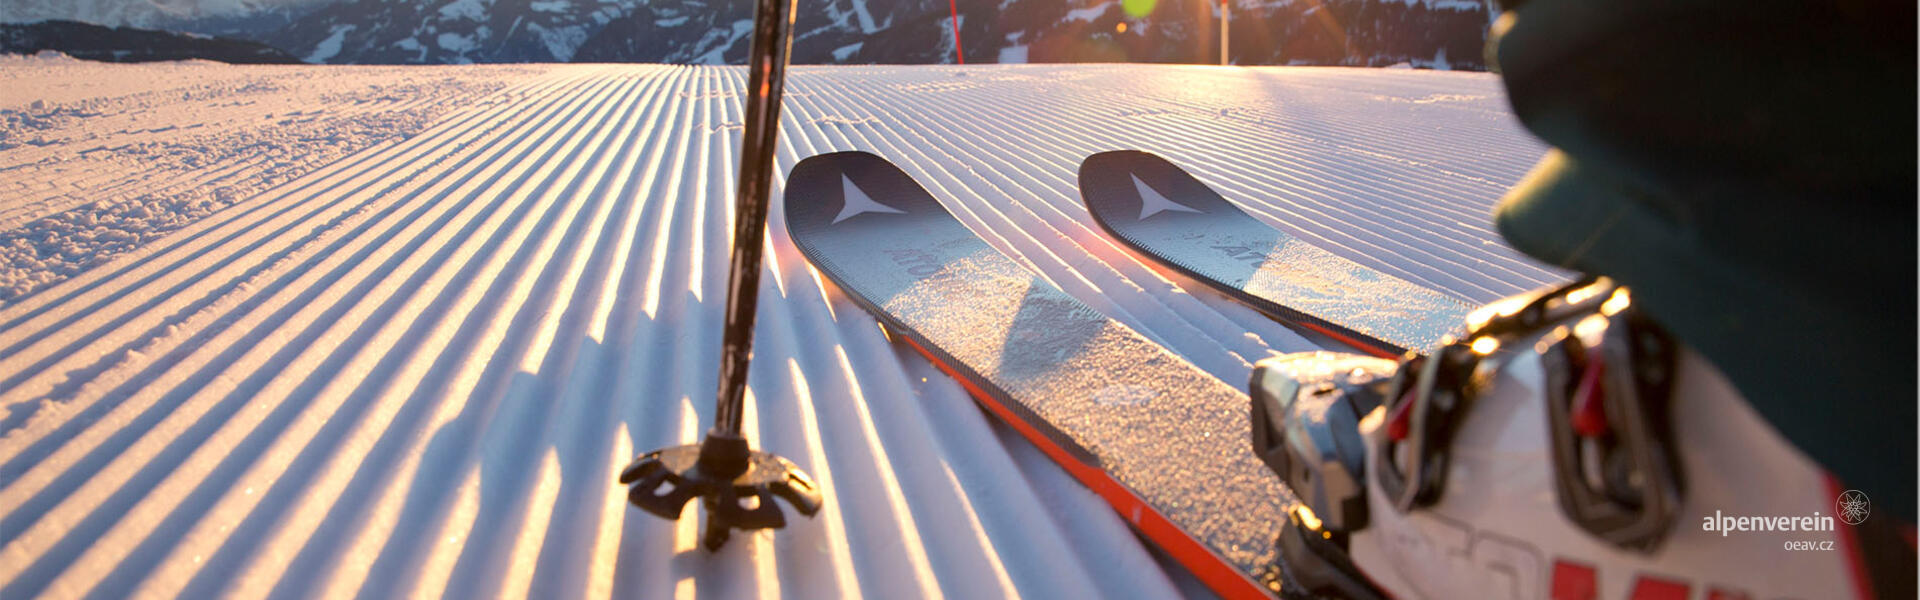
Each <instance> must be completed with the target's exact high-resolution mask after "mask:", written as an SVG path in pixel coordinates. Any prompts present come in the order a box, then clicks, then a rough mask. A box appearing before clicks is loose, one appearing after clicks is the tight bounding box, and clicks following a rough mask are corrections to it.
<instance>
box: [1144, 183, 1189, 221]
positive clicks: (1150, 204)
mask: <svg viewBox="0 0 1920 600" xmlns="http://www.w3.org/2000/svg"><path fill="white" fill-rule="evenodd" d="M1128 177H1132V178H1133V189H1135V190H1139V191H1140V220H1142V221H1145V220H1147V217H1151V216H1154V215H1157V214H1160V213H1162V212H1165V211H1169V210H1171V211H1177V212H1190V213H1198V212H1200V210H1199V209H1196V208H1194V207H1191V206H1187V205H1185V204H1181V203H1178V202H1174V201H1172V200H1168V199H1167V197H1166V196H1162V195H1160V192H1157V191H1154V189H1153V187H1152V186H1149V185H1147V182H1145V181H1141V180H1140V176H1139V175H1128Z"/></svg>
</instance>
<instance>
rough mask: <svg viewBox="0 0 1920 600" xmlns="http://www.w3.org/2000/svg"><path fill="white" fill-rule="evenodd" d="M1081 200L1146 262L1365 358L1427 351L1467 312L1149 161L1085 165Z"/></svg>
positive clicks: (1129, 155) (1111, 159) (1123, 156)
mask: <svg viewBox="0 0 1920 600" xmlns="http://www.w3.org/2000/svg"><path fill="white" fill-rule="evenodd" d="M1080 196H1081V198H1082V199H1083V200H1084V201H1085V202H1086V204H1087V210H1088V211H1090V212H1091V213H1093V220H1094V222H1096V223H1099V224H1100V227H1101V228H1102V229H1105V230H1106V231H1107V233H1108V234H1109V235H1112V236H1113V237H1114V238H1116V239H1118V240H1120V241H1121V242H1122V243H1124V244H1126V245H1127V246H1129V247H1131V248H1133V249H1134V250H1135V251H1137V252H1139V253H1141V254H1144V255H1146V256H1148V257H1151V258H1152V259H1153V260H1154V261H1155V262H1158V263H1160V264H1162V265H1165V266H1167V267H1170V268H1172V269H1173V270H1174V271H1177V272H1179V273H1181V274H1183V275H1186V276H1188V277H1191V278H1193V279H1196V280H1199V281H1200V282H1201V283H1203V284H1205V285H1208V286H1211V287H1213V288H1215V289H1217V290H1219V291H1221V292H1223V293H1225V294H1226V295H1227V296H1229V297H1231V298H1234V299H1236V300H1239V301H1241V302H1242V303H1245V304H1247V305H1249V306H1251V307H1253V308H1254V309H1255V310H1258V311H1260V312H1262V313H1265V314H1266V315H1268V316H1270V317H1273V318H1275V319H1278V320H1280V321H1282V322H1285V323H1289V324H1292V325H1295V326H1297V327H1303V328H1306V329H1309V330H1312V331H1314V332H1317V333H1320V334H1323V335H1327V336H1330V337H1333V338H1334V339H1336V340H1339V341H1340V342H1343V343H1345V344H1347V345H1350V346H1353V347H1355V348H1356V349H1359V350H1362V351H1365V352H1368V353H1370V354H1374V355H1377V356H1382V357H1395V356H1398V355H1400V354H1402V353H1405V352H1406V351H1408V350H1424V349H1427V348H1432V347H1434V346H1436V345H1438V344H1439V342H1440V340H1441V338H1443V337H1445V336H1446V335H1448V334H1449V333H1453V332H1454V331H1455V330H1456V329H1457V328H1458V327H1459V326H1460V324H1461V323H1462V322H1464V320H1465V317H1466V315H1467V312H1468V311H1470V310H1471V307H1469V306H1467V305H1466V304H1465V303H1462V302H1460V301H1458V300H1455V299H1453V298H1449V297H1447V296H1444V295H1441V294H1440V293H1438V292H1435V291H1433V290H1429V289H1427V288H1423V287H1420V286H1418V285H1414V284H1412V283H1408V282H1407V281H1405V280H1402V279H1399V278H1396V277H1393V276H1391V275H1388V274H1385V273H1381V272H1379V271H1376V270H1373V269H1370V268H1367V267H1365V266H1362V265H1360V264H1359V263H1355V262H1353V261H1351V260H1347V259H1345V258H1341V257H1339V256H1335V255H1334V254H1332V253H1330V252H1327V251H1325V250H1322V249H1320V248H1318V247H1315V246H1313V245H1311V244H1308V243H1306V242H1304V241H1302V240H1299V239H1296V238H1294V237H1293V236H1291V235H1287V234H1286V233H1285V232H1282V231H1280V230H1278V229H1274V228H1273V227H1271V226H1269V225H1267V224H1266V223H1262V222H1260V221H1259V220H1257V219H1255V218H1253V216H1252V215H1248V214H1247V213H1246V212H1245V211H1242V210H1240V208H1239V207H1236V206H1234V205H1233V204H1232V203H1230V202H1227V200H1226V198H1223V197H1221V196H1220V194H1218V193H1215V192H1214V191H1213V189H1212V188H1209V187H1207V185H1206V184H1205V183H1201V182H1200V180H1199V179H1195V178H1194V177H1193V175H1190V174H1188V173H1187V172H1186V171H1184V170H1182V169H1181V168H1180V167H1178V166H1176V165H1174V164H1173V163H1171V162H1168V161H1167V160H1166V159H1163V158H1160V157H1159V156H1155V155H1153V154H1148V153H1145V152H1138V151H1133V150H1121V151H1116V152H1102V153H1100V154H1095V155H1093V156H1090V157H1087V159H1086V161H1084V162H1082V163H1080Z"/></svg>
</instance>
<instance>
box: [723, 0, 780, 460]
mask: <svg viewBox="0 0 1920 600" xmlns="http://www.w3.org/2000/svg"><path fill="white" fill-rule="evenodd" d="M795 1H796V0H756V7H755V11H754V14H755V18H754V20H753V41H752V45H751V46H750V51H749V53H748V55H747V93H746V113H747V114H746V127H745V128H744V129H743V131H742V132H741V135H740V182H739V185H738V186H736V187H735V188H734V189H735V200H734V202H735V204H734V207H735V210H734V217H733V218H734V221H733V253H732V260H731V261H730V263H731V264H730V267H729V268H730V269H731V271H730V273H731V275H729V276H728V278H727V313H726V314H727V316H726V329H725V334H724V335H725V337H724V339H723V340H722V345H721V351H720V352H721V354H720V396H719V404H718V409H717V410H715V411H714V414H713V429H714V431H716V432H720V433H724V434H729V435H738V434H739V432H740V411H741V409H742V407H743V405H744V404H745V402H746V398H745V396H746V390H747V362H748V361H749V360H751V359H752V358H753V321H754V310H755V307H756V306H758V304H759V296H760V259H761V256H760V253H761V250H762V249H763V246H762V245H761V243H760V238H761V237H762V236H764V235H765V234H766V231H767V205H768V200H767V194H768V192H769V188H771V187H773V181H772V180H773V155H774V152H775V150H777V149H778V146H777V143H776V141H777V140H778V138H779V135H780V92H781V88H782V87H783V86H784V85H785V83H786V71H787V50H788V49H789V48H790V47H791V42H790V39H789V34H790V33H791V32H792V30H793V3H794V2H795Z"/></svg>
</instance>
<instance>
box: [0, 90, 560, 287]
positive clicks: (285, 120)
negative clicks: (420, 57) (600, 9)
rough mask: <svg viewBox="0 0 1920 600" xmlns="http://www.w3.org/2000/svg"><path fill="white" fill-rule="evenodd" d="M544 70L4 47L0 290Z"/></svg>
mask: <svg viewBox="0 0 1920 600" xmlns="http://www.w3.org/2000/svg"><path fill="white" fill-rule="evenodd" d="M545 70H546V69H545V68H527V67H492V68H483V69H446V68H426V69H407V68H393V67H348V68H342V69H341V70H339V71H316V70H310V69H286V68H275V67H267V68H234V67H231V66H228V65H223V64H218V63H210V62H179V63H160V64H153V65H148V66H139V67H130V66H123V65H110V64H103V63H97V62H87V61H74V60H72V59H67V61H58V60H55V61H53V62H49V61H47V60H41V59H34V58H23V57H0V306H5V305H6V304H8V303H10V302H12V301H13V300H14V299H15V298H18V297H20V296H22V295H25V294H28V293H31V292H33V291H34V290H36V289H39V288H41V287H45V286H46V285H49V284H52V283H54V282H56V281H59V280H61V279H64V278H66V277H68V276H71V275H73V274H75V273H78V272H80V271H82V270H85V269H87V268H91V267H93V266H96V265H99V264H101V263H103V262H105V261H107V260H109V259H111V258H113V257H115V256H118V255H120V254H122V253H124V252H127V251H130V250H132V249H134V248H137V247H140V246H142V245H144V244H146V243H148V242H150V241H152V240H154V239H157V238H159V237H161V236H162V235H164V234H166V233H168V232H171V231H174V230H176V229H180V228H182V227H185V226H187V225H188V224H190V223H192V222H193V221H195V220H197V219H200V218H202V217H205V216H207V215H209V214H212V213H213V212H215V211H218V210H219V209H221V208H223V207H226V206H227V205H230V204H233V203H234V202H238V201H240V200H243V199H246V198H248V197H250V196H253V195H254V194H257V193H259V192H261V191H264V190H266V189H268V188H271V187H273V186H276V185H279V184H281V183H284V182H287V181H290V180H292V179H294V178H296V177H299V176H301V175H304V174H306V173H307V172H309V171H312V170H314V169H316V168H319V167H320V166H322V165H325V164H327V163H329V162H332V161H334V160H337V159H340V158H342V157H345V156H348V155H350V154H353V153H355V152H359V151H361V150H365V149H367V148H370V147H374V146H377V145H380V144H385V143H392V142H395V141H398V140H401V139H405V138H406V137H407V136H411V135H413V134H415V133H418V132H420V131H424V130H426V129H427V127H428V126H430V125H432V124H433V123H434V122H435V121H437V120H439V119H440V118H442V117H444V116H446V115H448V114H449V113H451V112H454V111H456V110H459V109H468V108H474V107H476V105H478V104H483V102H487V101H491V102H498V101H503V100H504V99H493V100H487V98H488V95H489V94H491V93H493V92H495V91H498V90H500V89H502V88H503V87H505V86H506V85H507V84H508V83H509V82H512V81H519V80H523V79H525V78H526V77H528V76H531V75H535V74H538V73H542V72H545Z"/></svg>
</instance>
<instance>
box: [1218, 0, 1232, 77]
mask: <svg viewBox="0 0 1920 600" xmlns="http://www.w3.org/2000/svg"><path fill="white" fill-rule="evenodd" d="M1232 20H1233V17H1232V16H1231V15H1229V14H1227V0H1220V66H1223V67H1224V66H1227V65H1231V64H1233V61H1231V60H1228V58H1227V31H1228V28H1227V24H1228V23H1229V22H1231V21H1232Z"/></svg>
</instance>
